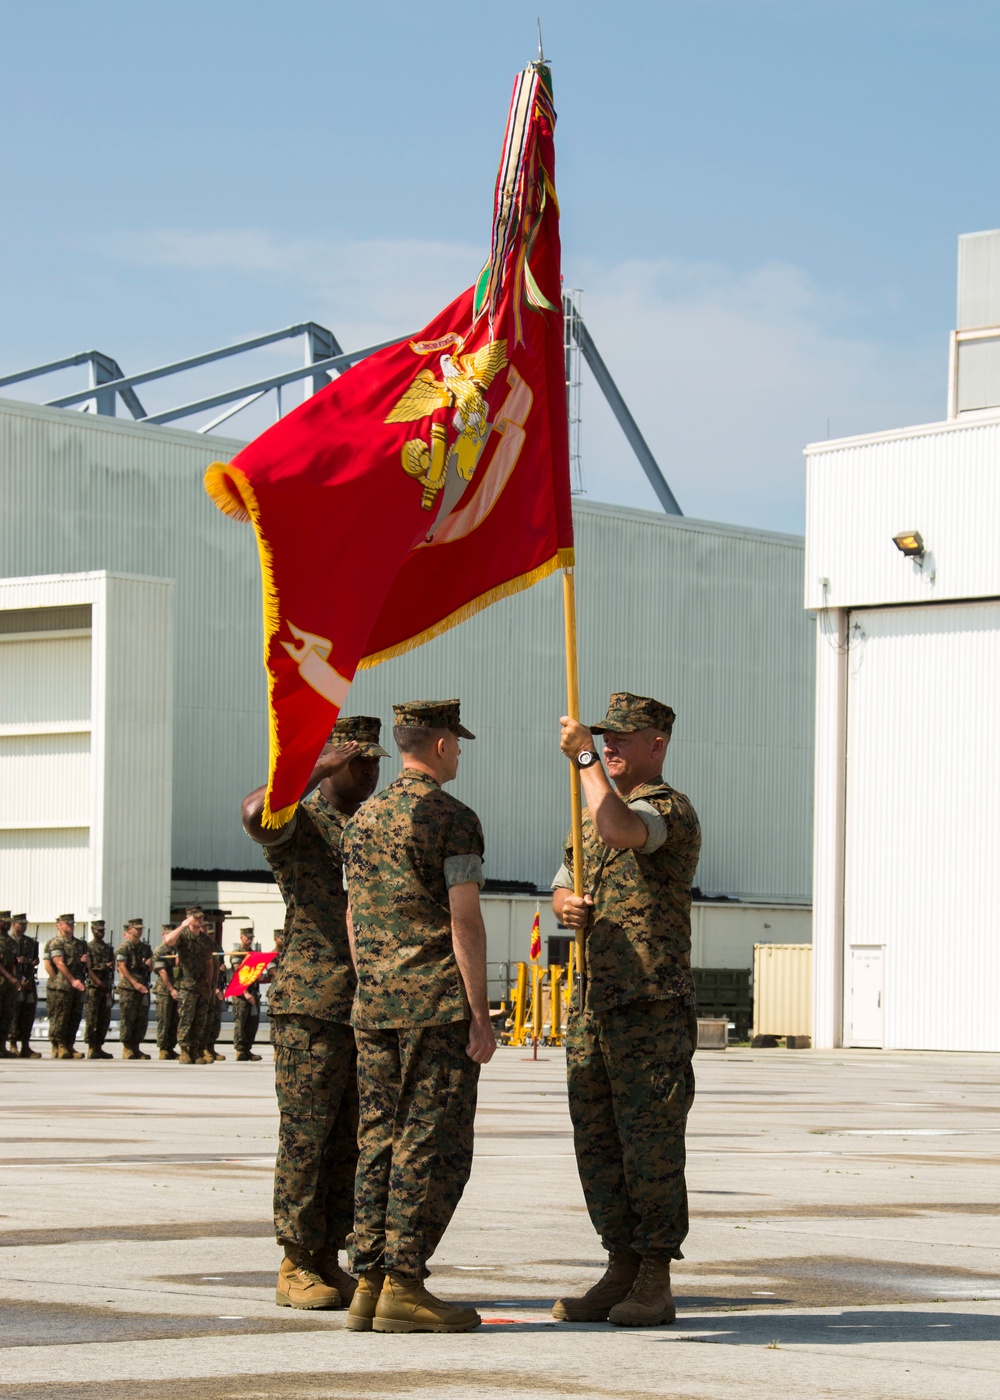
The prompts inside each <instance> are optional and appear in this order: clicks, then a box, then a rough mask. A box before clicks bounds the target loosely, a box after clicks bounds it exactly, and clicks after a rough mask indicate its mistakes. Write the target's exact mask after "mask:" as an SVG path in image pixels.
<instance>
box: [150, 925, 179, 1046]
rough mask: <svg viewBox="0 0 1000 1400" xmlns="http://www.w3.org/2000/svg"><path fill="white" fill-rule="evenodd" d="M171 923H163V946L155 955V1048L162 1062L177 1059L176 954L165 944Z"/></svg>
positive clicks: (159, 947) (161, 932)
mask: <svg viewBox="0 0 1000 1400" xmlns="http://www.w3.org/2000/svg"><path fill="white" fill-rule="evenodd" d="M170 929H171V925H170V924H161V926H160V940H161V941H160V943H159V944H158V946H157V949H156V952H155V953H154V954H153V990H154V993H155V995H156V1047H157V1049H158V1050H159V1052H160V1059H161V1060H176V1059H177V998H178V992H177V988H176V987H175V986H174V972H175V969H176V967H177V954H176V953H172V952H171V951H170V949H169V948H168V947H167V945H166V944H165V943H164V942H163V941H162V940H163V935H164V934H165V933H169V932H170Z"/></svg>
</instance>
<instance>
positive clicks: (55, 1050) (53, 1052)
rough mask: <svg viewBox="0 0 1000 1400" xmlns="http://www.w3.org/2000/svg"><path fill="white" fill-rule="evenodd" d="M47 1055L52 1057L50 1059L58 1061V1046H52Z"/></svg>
mask: <svg viewBox="0 0 1000 1400" xmlns="http://www.w3.org/2000/svg"><path fill="white" fill-rule="evenodd" d="M49 1054H50V1055H51V1056H52V1058H53V1059H54V1060H58V1059H59V1046H58V1045H53V1047H52V1049H51V1050H50V1051H49Z"/></svg>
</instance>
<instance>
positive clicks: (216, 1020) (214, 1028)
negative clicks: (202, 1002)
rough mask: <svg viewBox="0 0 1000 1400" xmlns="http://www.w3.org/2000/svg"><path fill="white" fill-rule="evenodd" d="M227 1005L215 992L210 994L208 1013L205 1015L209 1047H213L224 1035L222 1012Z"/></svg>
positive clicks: (206, 1039)
mask: <svg viewBox="0 0 1000 1400" xmlns="http://www.w3.org/2000/svg"><path fill="white" fill-rule="evenodd" d="M225 1005H226V1003H225V1002H224V1001H220V1000H219V998H218V997H217V996H216V995H215V992H214V991H212V992H209V994H208V1011H207V1012H206V1014H205V1042H206V1044H207V1045H209V1046H213V1045H214V1044H215V1042H216V1041H217V1040H218V1038H219V1036H220V1035H221V1033H222V1012H223V1010H224V1008H225Z"/></svg>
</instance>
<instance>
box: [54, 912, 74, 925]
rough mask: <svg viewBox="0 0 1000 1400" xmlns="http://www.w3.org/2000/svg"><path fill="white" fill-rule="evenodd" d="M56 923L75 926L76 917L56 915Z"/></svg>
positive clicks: (72, 915)
mask: <svg viewBox="0 0 1000 1400" xmlns="http://www.w3.org/2000/svg"><path fill="white" fill-rule="evenodd" d="M56 923H57V924H75V923H76V915H75V914H57V915H56Z"/></svg>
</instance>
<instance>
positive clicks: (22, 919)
mask: <svg viewBox="0 0 1000 1400" xmlns="http://www.w3.org/2000/svg"><path fill="white" fill-rule="evenodd" d="M3 918H6V915H4V914H0V919H3ZM10 921H11V923H12V924H26V923H27V922H28V916H27V914H11V916H10Z"/></svg>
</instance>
